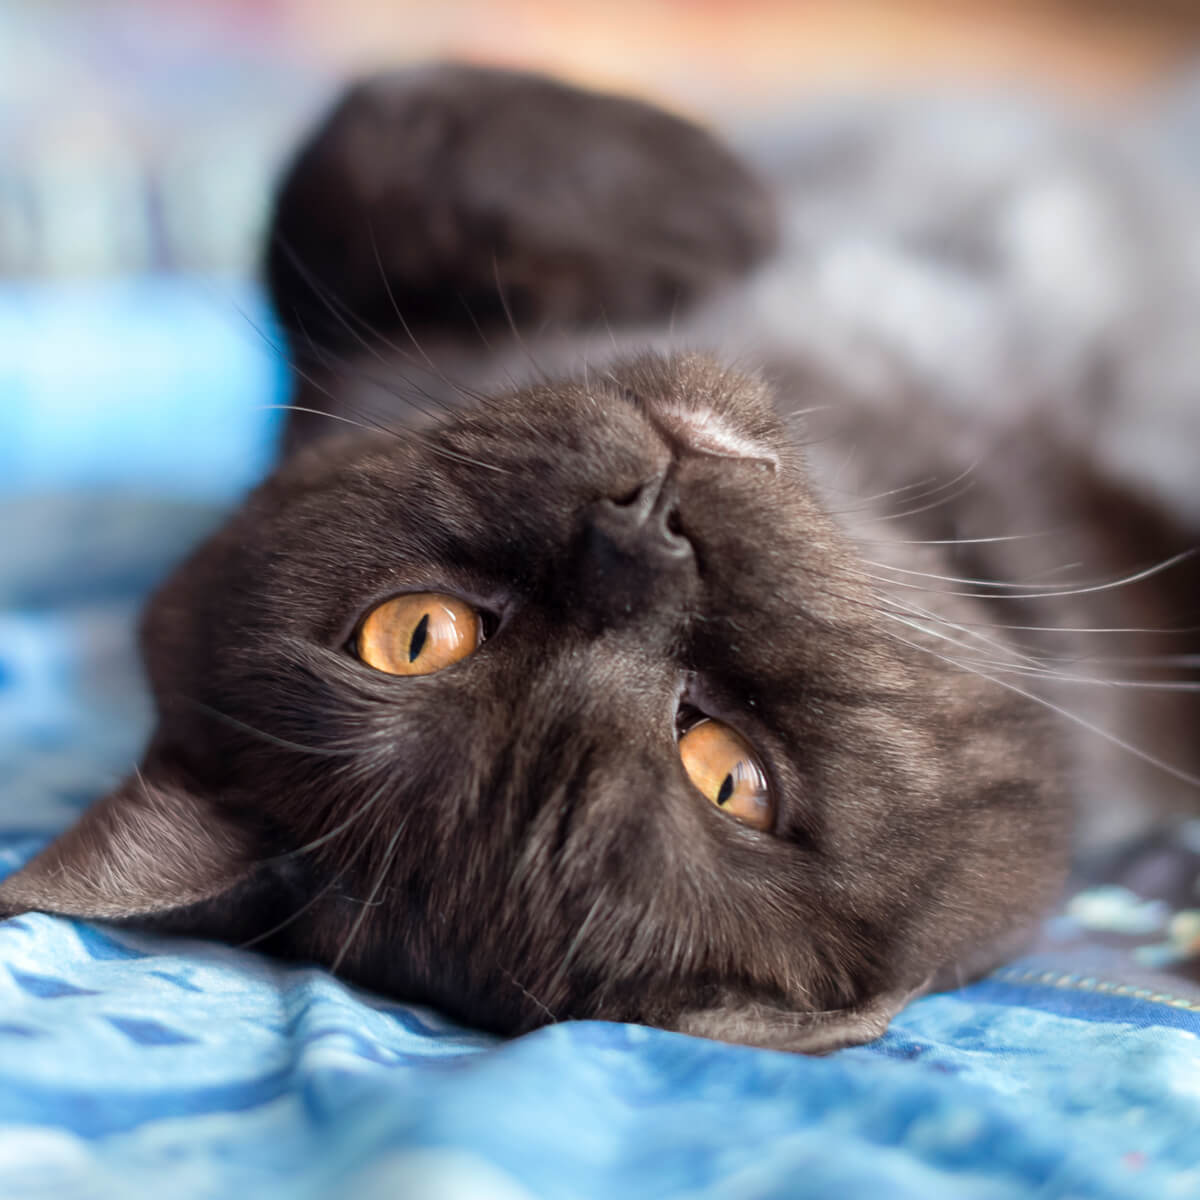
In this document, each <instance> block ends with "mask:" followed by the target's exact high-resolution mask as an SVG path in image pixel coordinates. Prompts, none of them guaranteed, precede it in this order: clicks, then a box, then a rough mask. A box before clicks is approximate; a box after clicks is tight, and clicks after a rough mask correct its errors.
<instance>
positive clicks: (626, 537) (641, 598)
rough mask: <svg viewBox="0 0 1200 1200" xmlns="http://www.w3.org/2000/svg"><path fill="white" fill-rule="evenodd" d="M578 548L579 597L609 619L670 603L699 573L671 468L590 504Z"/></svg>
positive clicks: (632, 615)
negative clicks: (696, 573) (696, 570)
mask: <svg viewBox="0 0 1200 1200" xmlns="http://www.w3.org/2000/svg"><path fill="white" fill-rule="evenodd" d="M578 548H579V553H578V557H577V559H576V570H575V584H576V594H577V597H578V600H579V602H581V603H582V604H583V605H584V606H585V607H586V608H588V609H590V610H591V611H592V612H593V613H594V614H595V615H596V616H597V617H601V618H603V619H604V620H605V621H606V622H613V621H618V622H619V621H622V620H624V619H627V618H628V619H632V618H634V617H636V616H637V615H638V614H639V613H645V612H646V611H647V609H648V608H651V607H655V606H661V605H662V604H663V603H664V602H667V603H669V602H670V601H671V600H673V599H675V598H677V597H678V596H679V594H680V592H681V589H685V588H686V586H687V584H688V583H689V582H690V581H691V580H693V579H694V578H695V569H696V563H695V554H694V552H693V550H692V543H691V542H690V541H689V540H688V537H687V533H686V531H685V529H684V526H683V522H682V520H681V517H680V511H679V489H678V485H677V484H676V482H675V480H674V478H673V477H672V475H671V473H670V472H663V473H662V474H660V475H656V476H654V477H653V478H652V479H648V480H646V481H645V482H644V483H643V484H641V485H640V486H639V487H638V488H636V489H635V490H634V491H632V492H631V493H628V494H625V495H619V496H614V497H609V498H606V499H603V500H599V501H597V502H595V503H594V504H592V505H590V506H589V508H588V509H587V510H586V511H585V514H584V528H583V531H582V533H581V536H580V540H579V546H578Z"/></svg>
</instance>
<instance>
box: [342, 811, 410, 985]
mask: <svg viewBox="0 0 1200 1200" xmlns="http://www.w3.org/2000/svg"><path fill="white" fill-rule="evenodd" d="M407 824H408V818H407V817H405V818H404V820H403V821H401V822H400V824H399V825H398V826H397V827H396V832H395V833H393V834H392V836H391V839H390V840H389V841H388V844H387V847H386V848H385V849H384V852H383V861H382V862H381V863H380V867H379V870H378V872H377V873H376V875H375V881H374V882H373V883H372V884H371V890H370V891H369V892H368V893H367V898H366V900H365V901H364V902H363V906H362V908H361V909H360V910H359V913H358V916H356V917H355V918H354V923H353V924H352V925H351V926H350V930H349V932H348V933H347V934H346V938H345V941H343V942H342V945H341V947H340V949H339V950H338V952H337V956H336V957H335V958H334V960H333V962H332V963H331V964H330V967H329V970H330V972H331V973H332V974H334V975H336V974H337V973H338V969H339V968H340V967H341V965H342V962H343V961H344V959H345V957H346V955H347V954H348V953H349V951H350V946H351V944H352V943H353V941H354V939H355V938H356V937H357V936H358V931H359V930H360V929H361V928H362V926H363V922H364V921H365V920H366V919H367V914H368V913H369V912H370V911H371V909H372V908H373V907H374V906H375V897H376V896H377V895H378V894H379V889H380V888H381V887H382V886H383V881H384V879H385V878H386V877H387V873H388V871H390V870H391V868H392V863H393V859H394V856H395V853H396V847H397V846H398V845H399V843H400V835H401V834H402V833H403V832H404V827H405V825H407Z"/></svg>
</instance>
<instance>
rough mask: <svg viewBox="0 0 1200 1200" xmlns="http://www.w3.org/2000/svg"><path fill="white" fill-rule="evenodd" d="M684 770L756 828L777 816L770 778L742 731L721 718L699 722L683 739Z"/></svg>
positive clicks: (714, 799) (718, 802) (719, 803)
mask: <svg viewBox="0 0 1200 1200" xmlns="http://www.w3.org/2000/svg"><path fill="white" fill-rule="evenodd" d="M679 757H680V758H682V759H683V769H684V770H685V771H686V772H687V773H688V778H689V779H690V780H691V781H692V783H694V784H695V785H696V787H697V788H698V789H699V790H700V791H701V792H703V793H704V795H705V796H707V797H708V799H709V800H711V801H712V803H713V804H715V805H716V806H717V807H718V808H719V809H720V810H721V811H722V812H725V813H728V814H729V815H730V816H731V817H735V818H736V819H737V820H739V821H741V822H742V823H743V824H746V825H750V826H753V827H754V828H755V829H770V827H771V822H772V818H773V817H774V815H775V812H774V806H773V805H772V803H771V793H770V791H769V790H768V788H767V777H766V775H765V774H764V773H763V769H762V767H760V766H759V765H758V759H757V758H755V756H754V751H753V750H751V749H750V746H749V745H748V743H747V742H746V739H745V738H743V737H742V736H741V734H738V733H734V731H733V730H732V729H730V728H729V726H728V725H722V724H721V722H720V721H713V720H707V719H706V720H703V721H699V722H697V723H696V724H695V725H693V726H692V727H691V729H689V730H688V731H687V733H685V734H684V735H683V737H681V738H680V739H679Z"/></svg>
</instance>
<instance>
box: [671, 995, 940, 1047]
mask: <svg viewBox="0 0 1200 1200" xmlns="http://www.w3.org/2000/svg"><path fill="white" fill-rule="evenodd" d="M929 984H930V980H928V979H927V980H925V982H924V983H922V984H920V986H918V987H915V988H900V989H897V990H895V991H892V992H885V993H882V994H881V995H878V996H874V997H872V998H871V999H870V1000H868V1001H866V1002H864V1003H863V1004H860V1005H856V1006H855V1007H853V1008H840V1009H834V1010H832V1011H829V1012H816V1013H805V1012H791V1011H789V1010H788V1009H785V1008H780V1007H779V1006H777V1005H773V1004H764V1003H762V1002H761V1001H741V1002H738V1001H730V1002H728V1003H725V1004H720V1005H716V1006H714V1007H712V1008H702V1009H692V1010H690V1011H688V1012H685V1013H683V1015H682V1016H681V1017H680V1019H679V1021H678V1022H677V1023H676V1028H677V1029H678V1030H679V1032H680V1033H690V1034H693V1035H695V1036H696V1037H707V1038H714V1039H715V1040H717V1041H722V1042H738V1043H741V1044H742V1045H746V1046H761V1047H762V1048H763V1049H766V1050H792V1051H795V1052H796V1053H798V1054H829V1053H831V1052H832V1051H834V1050H841V1049H842V1048H843V1047H846V1046H860V1045H862V1044H863V1043H864V1042H873V1041H874V1040H875V1039H876V1038H880V1037H882V1036H883V1035H884V1034H885V1033H886V1032H887V1027H888V1025H890V1024H891V1021H892V1018H893V1017H894V1016H895V1015H896V1014H897V1013H898V1012H899V1011H900V1010H901V1009H902V1008H904V1006H905V1005H906V1004H908V1003H909V1001H911V1000H915V999H916V998H917V997H918V996H920V995H922V994H923V993H924V992H925V991H926V990H927V989H928V988H929Z"/></svg>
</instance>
